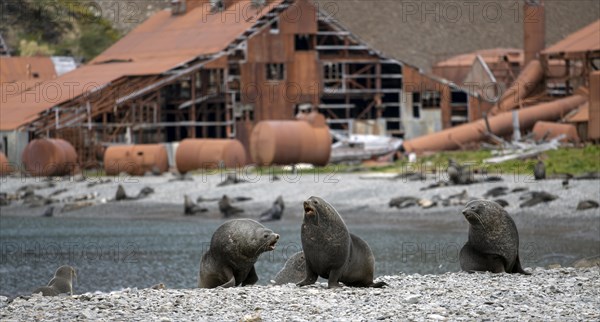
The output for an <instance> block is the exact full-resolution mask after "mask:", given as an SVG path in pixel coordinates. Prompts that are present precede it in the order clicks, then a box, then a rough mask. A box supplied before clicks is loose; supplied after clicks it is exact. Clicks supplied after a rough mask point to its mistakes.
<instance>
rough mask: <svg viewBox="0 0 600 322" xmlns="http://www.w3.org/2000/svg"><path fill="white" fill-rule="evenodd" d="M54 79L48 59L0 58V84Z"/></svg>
mask: <svg viewBox="0 0 600 322" xmlns="http://www.w3.org/2000/svg"><path fill="white" fill-rule="evenodd" d="M53 78H56V70H55V68H54V63H53V62H52V59H50V57H0V83H11V82H16V81H44V80H48V79H53Z"/></svg>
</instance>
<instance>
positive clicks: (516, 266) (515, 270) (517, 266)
mask: <svg viewBox="0 0 600 322" xmlns="http://www.w3.org/2000/svg"><path fill="white" fill-rule="evenodd" d="M511 273H521V274H524V275H531V273H530V272H528V271H526V270H524V269H523V267H521V260H520V259H519V254H517V258H516V259H515V264H514V265H513V268H512V271H511Z"/></svg>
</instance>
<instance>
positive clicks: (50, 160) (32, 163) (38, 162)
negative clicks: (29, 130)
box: [21, 139, 77, 176]
mask: <svg viewBox="0 0 600 322" xmlns="http://www.w3.org/2000/svg"><path fill="white" fill-rule="evenodd" d="M21 160H22V162H23V165H24V166H25V170H26V171H27V172H28V173H29V174H31V175H33V176H64V175H70V174H71V175H72V174H73V173H74V172H75V171H76V170H77V153H76V152H75V148H74V147H73V146H72V145H71V143H69V142H67V141H65V140H62V139H36V140H33V141H31V142H29V144H27V146H26V147H25V150H23V154H22V156H21Z"/></svg>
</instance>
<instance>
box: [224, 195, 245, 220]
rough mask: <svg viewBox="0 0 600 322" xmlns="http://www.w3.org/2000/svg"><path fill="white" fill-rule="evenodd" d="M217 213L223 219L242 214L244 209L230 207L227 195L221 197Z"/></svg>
mask: <svg viewBox="0 0 600 322" xmlns="http://www.w3.org/2000/svg"><path fill="white" fill-rule="evenodd" d="M219 211H220V212H221V214H223V216H224V217H225V218H229V217H231V216H233V215H237V214H239V213H242V212H244V209H240V208H237V207H234V206H232V205H231V199H229V197H227V195H223V197H222V198H221V200H219Z"/></svg>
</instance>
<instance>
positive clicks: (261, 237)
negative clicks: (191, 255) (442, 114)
mask: <svg viewBox="0 0 600 322" xmlns="http://www.w3.org/2000/svg"><path fill="white" fill-rule="evenodd" d="M278 240H279V235H277V234H275V233H273V231H271V230H270V229H267V228H265V226H263V225H261V224H260V223H258V222H256V221H254V220H251V219H234V220H230V221H227V222H225V223H224V224H222V225H221V226H219V228H217V230H216V231H215V233H214V234H213V236H212V239H211V241H210V247H209V249H208V251H207V252H206V253H204V255H202V260H201V261H200V274H199V279H198V287H200V288H215V287H218V286H221V287H233V286H237V285H240V284H241V285H242V286H245V285H252V284H254V283H256V281H258V275H256V270H255V269H254V263H256V260H258V257H259V256H260V254H262V253H264V252H267V251H272V250H274V249H275V244H276V243H277V241H278Z"/></svg>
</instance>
